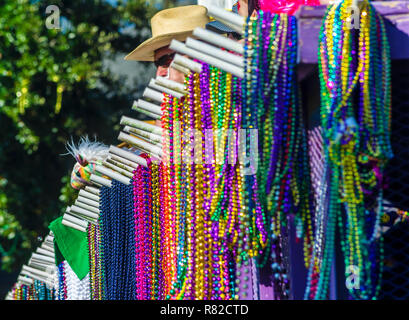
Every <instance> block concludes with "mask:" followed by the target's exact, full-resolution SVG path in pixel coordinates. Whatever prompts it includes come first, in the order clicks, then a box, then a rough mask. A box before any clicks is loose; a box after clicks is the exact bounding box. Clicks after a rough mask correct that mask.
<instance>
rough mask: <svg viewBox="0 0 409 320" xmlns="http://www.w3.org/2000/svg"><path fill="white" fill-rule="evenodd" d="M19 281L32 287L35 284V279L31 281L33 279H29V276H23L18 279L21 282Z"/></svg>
mask: <svg viewBox="0 0 409 320" xmlns="http://www.w3.org/2000/svg"><path fill="white" fill-rule="evenodd" d="M19 281H20V282H22V283H24V284H27V285H32V284H33V282H34V281H33V279H31V278H29V277H27V276H22V275H20V276H18V277H17V282H19Z"/></svg>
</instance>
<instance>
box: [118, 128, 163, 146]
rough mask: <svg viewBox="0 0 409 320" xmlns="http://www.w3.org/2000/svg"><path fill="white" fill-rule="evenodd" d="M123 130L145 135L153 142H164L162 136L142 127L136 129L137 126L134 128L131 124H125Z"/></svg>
mask: <svg viewBox="0 0 409 320" xmlns="http://www.w3.org/2000/svg"><path fill="white" fill-rule="evenodd" d="M123 130H124V131H125V132H127V133H134V134H137V135H139V136H141V137H144V138H145V139H148V140H150V141H152V142H158V143H162V136H160V135H157V134H154V133H151V132H146V131H143V130H140V129H136V128H132V127H130V126H125V127H124V128H123Z"/></svg>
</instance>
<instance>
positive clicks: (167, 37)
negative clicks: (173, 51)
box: [125, 30, 193, 61]
mask: <svg viewBox="0 0 409 320" xmlns="http://www.w3.org/2000/svg"><path fill="white" fill-rule="evenodd" d="M192 34H193V30H190V31H181V32H175V33H168V34H163V35H160V36H157V37H153V38H150V39H148V40H146V41H144V42H142V43H141V44H140V45H139V46H138V47H137V48H136V49H134V50H133V51H132V52H131V53H129V54H128V55H127V56H126V57H125V60H137V61H154V60H155V58H154V55H155V50H157V49H159V48H162V47H166V46H168V45H169V44H170V42H171V41H172V40H173V39H176V40H179V41H185V40H186V38H187V37H189V36H192Z"/></svg>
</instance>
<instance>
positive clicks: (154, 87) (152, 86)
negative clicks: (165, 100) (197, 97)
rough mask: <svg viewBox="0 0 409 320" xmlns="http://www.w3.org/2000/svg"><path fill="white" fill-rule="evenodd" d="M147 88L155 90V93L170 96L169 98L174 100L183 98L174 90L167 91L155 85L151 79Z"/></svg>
mask: <svg viewBox="0 0 409 320" xmlns="http://www.w3.org/2000/svg"><path fill="white" fill-rule="evenodd" d="M149 87H150V88H152V89H154V90H156V91H159V92H164V93H167V94H170V95H171V96H174V97H175V98H178V99H180V98H182V97H183V96H184V95H183V94H182V93H180V92H178V91H175V90H172V89H169V88H166V87H163V86H161V85H159V84H157V83H156V82H155V79H151V81H149Z"/></svg>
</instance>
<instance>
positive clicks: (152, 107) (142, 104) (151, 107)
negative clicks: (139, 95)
mask: <svg viewBox="0 0 409 320" xmlns="http://www.w3.org/2000/svg"><path fill="white" fill-rule="evenodd" d="M137 107H139V108H141V109H145V110H146V111H149V112H152V113H156V114H157V115H159V116H160V115H162V113H163V112H162V110H161V108H160V106H158V105H157V104H154V103H151V102H148V101H145V100H143V99H138V101H134V103H133V105H132V109H135V108H137Z"/></svg>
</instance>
